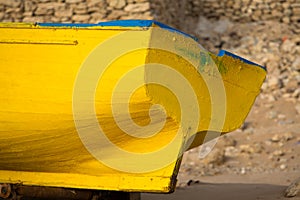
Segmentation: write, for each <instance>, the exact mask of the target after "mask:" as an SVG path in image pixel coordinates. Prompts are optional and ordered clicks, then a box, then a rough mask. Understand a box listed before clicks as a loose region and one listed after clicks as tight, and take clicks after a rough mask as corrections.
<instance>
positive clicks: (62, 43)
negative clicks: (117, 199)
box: [0, 20, 266, 193]
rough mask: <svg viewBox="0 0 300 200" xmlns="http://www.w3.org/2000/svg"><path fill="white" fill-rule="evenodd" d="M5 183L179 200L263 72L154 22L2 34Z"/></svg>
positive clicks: (16, 27)
mask: <svg viewBox="0 0 300 200" xmlns="http://www.w3.org/2000/svg"><path fill="white" fill-rule="evenodd" d="M0 52H1V57H0V94H1V96H0V158H1V159H0V183H9V184H22V185H31V186H51V187H64V188H79V189H80V188H81V189H96V190H115V191H127V192H163V193H168V192H171V191H173V190H174V187H175V184H176V176H177V173H178V169H179V166H180V161H181V157H182V154H183V152H184V151H186V150H188V149H190V148H193V147H196V146H199V145H200V144H202V143H203V142H205V141H208V140H210V139H211V138H215V137H217V136H219V135H221V134H224V133H227V132H230V131H232V130H234V129H236V128H239V127H240V126H241V124H242V123H243V121H244V119H245V118H246V116H247V114H248V113H249V110H250V108H251V106H252V104H253V102H254V100H255V98H256V96H257V95H258V94H259V91H260V87H261V85H262V83H263V81H264V79H265V76H266V69H265V68H264V67H262V66H259V65H257V64H255V63H252V62H250V61H247V60H245V59H243V58H241V57H238V56H236V55H233V54H231V53H229V52H226V51H221V52H220V54H219V55H213V54H211V53H209V52H207V51H206V50H205V49H203V48H202V47H201V45H200V44H199V43H198V42H197V40H196V39H195V38H194V37H192V36H190V35H187V34H185V33H183V32H180V31H178V30H176V29H173V28H171V27H168V26H166V25H164V24H161V23H159V22H155V21H151V20H125V21H112V22H103V23H99V24H51V23H50V24H49V23H37V24H26V23H1V24H0Z"/></svg>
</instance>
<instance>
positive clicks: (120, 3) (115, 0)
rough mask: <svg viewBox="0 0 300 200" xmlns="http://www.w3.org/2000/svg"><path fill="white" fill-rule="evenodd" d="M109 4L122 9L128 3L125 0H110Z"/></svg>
mask: <svg viewBox="0 0 300 200" xmlns="http://www.w3.org/2000/svg"><path fill="white" fill-rule="evenodd" d="M108 4H109V6H110V7H112V8H116V9H122V8H124V6H125V5H126V1H125V0H110V1H108Z"/></svg>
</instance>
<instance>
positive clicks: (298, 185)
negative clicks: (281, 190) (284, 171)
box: [284, 177, 300, 197]
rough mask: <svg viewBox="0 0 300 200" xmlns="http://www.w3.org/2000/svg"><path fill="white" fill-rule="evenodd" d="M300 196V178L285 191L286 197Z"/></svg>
mask: <svg viewBox="0 0 300 200" xmlns="http://www.w3.org/2000/svg"><path fill="white" fill-rule="evenodd" d="M298 194H300V177H299V178H298V179H296V180H295V181H293V182H292V183H291V184H290V185H289V186H288V188H287V189H286V190H285V194H284V196H285V197H295V196H297V195H298Z"/></svg>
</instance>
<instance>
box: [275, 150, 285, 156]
mask: <svg viewBox="0 0 300 200" xmlns="http://www.w3.org/2000/svg"><path fill="white" fill-rule="evenodd" d="M273 155H274V156H284V155H285V153H284V152H283V151H282V150H275V151H274V152H273Z"/></svg>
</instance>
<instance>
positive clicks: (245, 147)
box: [239, 144, 254, 154]
mask: <svg viewBox="0 0 300 200" xmlns="http://www.w3.org/2000/svg"><path fill="white" fill-rule="evenodd" d="M239 148H240V151H241V152H242V153H249V154H251V153H254V149H253V148H252V147H251V146H250V145H248V144H243V145H240V146H239Z"/></svg>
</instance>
